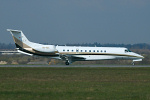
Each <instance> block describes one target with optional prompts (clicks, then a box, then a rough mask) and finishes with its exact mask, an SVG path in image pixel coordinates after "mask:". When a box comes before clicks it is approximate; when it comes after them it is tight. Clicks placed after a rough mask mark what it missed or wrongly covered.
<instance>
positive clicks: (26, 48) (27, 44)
mask: <svg viewBox="0 0 150 100" xmlns="http://www.w3.org/2000/svg"><path fill="white" fill-rule="evenodd" d="M7 31H9V32H10V33H11V34H12V37H13V39H14V42H15V45H16V49H17V51H18V52H20V53H23V54H26V55H30V56H34V55H35V56H44V57H49V58H53V59H60V60H63V61H65V64H66V65H69V64H71V63H73V62H75V61H96V60H112V59H116V60H119V59H124V60H132V61H133V65H134V62H135V61H142V59H143V58H144V57H143V56H141V55H139V54H137V53H134V52H131V51H130V50H129V49H127V48H125V47H83V46H58V45H44V44H39V43H34V42H31V41H29V40H28V39H27V38H26V36H25V35H24V34H23V32H22V31H21V30H13V29H7Z"/></svg>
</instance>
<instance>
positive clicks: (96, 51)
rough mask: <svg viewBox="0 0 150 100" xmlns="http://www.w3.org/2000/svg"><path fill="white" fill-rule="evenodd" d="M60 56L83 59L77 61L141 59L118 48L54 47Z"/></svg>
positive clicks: (139, 56) (125, 49)
mask: <svg viewBox="0 0 150 100" xmlns="http://www.w3.org/2000/svg"><path fill="white" fill-rule="evenodd" d="M56 49H57V50H58V52H59V54H60V55H72V56H73V57H79V58H85V59H78V60H106V59H141V58H143V57H142V56H141V55H139V54H136V53H133V52H130V51H129V50H128V49H127V48H120V47H80V46H56Z"/></svg>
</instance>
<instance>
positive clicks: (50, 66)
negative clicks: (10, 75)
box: [0, 65, 150, 67]
mask: <svg viewBox="0 0 150 100" xmlns="http://www.w3.org/2000/svg"><path fill="white" fill-rule="evenodd" d="M0 67H150V65H134V66H133V65H0Z"/></svg>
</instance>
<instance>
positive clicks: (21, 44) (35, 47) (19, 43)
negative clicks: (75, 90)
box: [7, 29, 58, 57]
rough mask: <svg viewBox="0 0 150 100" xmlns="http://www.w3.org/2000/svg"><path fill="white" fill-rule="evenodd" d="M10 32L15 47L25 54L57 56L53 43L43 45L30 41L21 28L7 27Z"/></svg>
mask: <svg viewBox="0 0 150 100" xmlns="http://www.w3.org/2000/svg"><path fill="white" fill-rule="evenodd" d="M7 31H9V32H10V33H11V34H12V37H13V39H14V42H15V45H16V49H17V50H18V51H19V52H21V53H24V54H27V55H38V56H49V57H57V56H58V51H57V50H56V47H55V45H43V44H39V43H34V42H30V41H29V40H28V39H27V38H26V36H25V35H24V34H23V32H22V31H21V30H12V29H7Z"/></svg>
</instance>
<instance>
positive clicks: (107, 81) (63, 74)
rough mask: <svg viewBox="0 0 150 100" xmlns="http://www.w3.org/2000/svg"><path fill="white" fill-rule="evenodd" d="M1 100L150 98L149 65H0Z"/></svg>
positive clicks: (118, 99)
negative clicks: (107, 66) (146, 66)
mask: <svg viewBox="0 0 150 100" xmlns="http://www.w3.org/2000/svg"><path fill="white" fill-rule="evenodd" d="M0 100H150V68H129V67H128V68H118V67H117V68H48V67H44V68H42V67H40V68H37V67H35V68H29V67H27V68H25V67H13V68H11V67H8V68H5V67H1V68H0Z"/></svg>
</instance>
